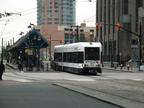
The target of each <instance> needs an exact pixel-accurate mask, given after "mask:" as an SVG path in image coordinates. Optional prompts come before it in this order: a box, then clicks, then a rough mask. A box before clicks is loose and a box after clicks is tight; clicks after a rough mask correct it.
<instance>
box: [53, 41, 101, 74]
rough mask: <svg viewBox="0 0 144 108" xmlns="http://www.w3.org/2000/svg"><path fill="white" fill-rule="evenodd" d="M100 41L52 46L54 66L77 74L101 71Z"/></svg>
mask: <svg viewBox="0 0 144 108" xmlns="http://www.w3.org/2000/svg"><path fill="white" fill-rule="evenodd" d="M101 53H102V45H101V43H100V42H78V43H72V44H65V45H57V46H55V48H54V63H55V66H56V67H55V68H57V69H58V70H62V71H68V72H74V73H78V74H89V73H95V74H97V73H102V64H101Z"/></svg>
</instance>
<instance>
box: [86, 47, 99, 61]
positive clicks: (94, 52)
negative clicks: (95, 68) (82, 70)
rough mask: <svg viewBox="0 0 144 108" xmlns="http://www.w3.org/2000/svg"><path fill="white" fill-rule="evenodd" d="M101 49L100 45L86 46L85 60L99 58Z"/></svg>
mask: <svg viewBox="0 0 144 108" xmlns="http://www.w3.org/2000/svg"><path fill="white" fill-rule="evenodd" d="M99 54H100V49H99V48H98V47H86V48H85V60H99V59H100V58H99Z"/></svg>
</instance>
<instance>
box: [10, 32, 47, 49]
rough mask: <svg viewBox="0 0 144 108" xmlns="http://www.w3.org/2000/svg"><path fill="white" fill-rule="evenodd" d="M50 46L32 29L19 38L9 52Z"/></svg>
mask: <svg viewBox="0 0 144 108" xmlns="http://www.w3.org/2000/svg"><path fill="white" fill-rule="evenodd" d="M48 46H50V44H49V43H48V41H47V40H46V39H45V38H44V37H43V36H42V35H41V34H40V33H39V32H38V31H37V30H36V29H33V30H31V31H30V32H28V33H27V34H26V35H25V36H22V37H21V38H19V39H18V40H17V41H16V42H15V43H14V45H12V46H11V47H10V48H9V50H10V51H11V50H16V49H26V48H46V47H48Z"/></svg>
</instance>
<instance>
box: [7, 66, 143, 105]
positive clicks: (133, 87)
mask: <svg viewBox="0 0 144 108" xmlns="http://www.w3.org/2000/svg"><path fill="white" fill-rule="evenodd" d="M104 69H109V70H115V71H120V72H132V73H137V74H139V71H138V70H127V69H120V68H117V69H114V68H110V67H104ZM50 73H51V74H57V73H58V74H59V76H56V77H57V78H56V79H57V80H56V79H55V78H50V77H51V76H50V75H51V74H48V73H43V75H42V76H40V75H41V74H40V73H33V74H32V73H27V72H26V73H25V74H24V73H23V72H21V73H18V76H22V78H23V79H20V78H19V79H18V80H19V81H20V80H21V82H31V81H34V80H37V79H36V78H39V81H40V80H43V81H44V79H45V81H52V80H55V85H57V86H61V87H64V88H67V89H69V90H73V91H76V92H78V93H82V94H84V95H87V96H91V97H93V98H97V99H100V100H104V101H106V102H110V103H114V104H116V105H120V106H122V107H125V108H144V80H131V79H116V78H115V79H114V78H113V79H111V78H105V79H101V78H99V76H98V77H96V78H95V79H93V77H91V76H90V77H89V76H79V75H78V76H76V75H75V74H71V75H70V76H69V75H68V73H66V74H65V75H66V76H64V73H63V72H50ZM10 74H11V73H8V74H6V76H5V78H8V76H7V75H10ZM12 74H13V73H12ZM23 75H26V76H25V78H24V76H23ZM31 75H33V76H31ZM46 75H47V76H49V78H50V80H47V78H46V77H47V76H46ZM141 75H144V74H143V71H141ZM10 76H11V75H10ZM62 76H63V77H62ZM13 77H15V79H17V75H16V76H13ZM75 77H76V78H75ZM143 79H144V78H143Z"/></svg>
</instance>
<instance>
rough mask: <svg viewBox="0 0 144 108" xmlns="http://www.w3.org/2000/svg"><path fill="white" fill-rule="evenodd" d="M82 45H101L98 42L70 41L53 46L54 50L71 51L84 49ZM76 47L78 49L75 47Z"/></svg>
mask: <svg viewBox="0 0 144 108" xmlns="http://www.w3.org/2000/svg"><path fill="white" fill-rule="evenodd" d="M84 47H100V48H101V47H102V45H101V43H100V42H78V43H71V44H65V45H57V46H55V51H56V52H59V51H60V52H61V51H62V49H63V51H65V50H66V51H71V50H72V49H73V50H78V49H79V51H80V50H84V49H83V48H84ZM77 48H78V49H77Z"/></svg>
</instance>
